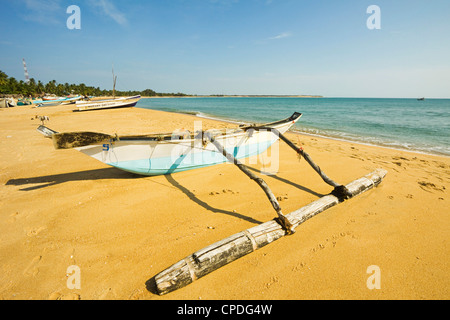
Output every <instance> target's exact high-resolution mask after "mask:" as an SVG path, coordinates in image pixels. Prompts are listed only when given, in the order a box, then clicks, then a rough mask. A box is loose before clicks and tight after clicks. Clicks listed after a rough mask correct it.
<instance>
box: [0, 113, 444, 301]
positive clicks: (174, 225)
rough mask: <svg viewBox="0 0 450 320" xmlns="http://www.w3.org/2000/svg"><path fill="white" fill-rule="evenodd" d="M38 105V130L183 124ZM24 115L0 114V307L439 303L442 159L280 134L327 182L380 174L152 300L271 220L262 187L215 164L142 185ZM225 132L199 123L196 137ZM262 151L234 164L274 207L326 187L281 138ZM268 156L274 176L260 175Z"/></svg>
mask: <svg viewBox="0 0 450 320" xmlns="http://www.w3.org/2000/svg"><path fill="white" fill-rule="evenodd" d="M43 110H44V109H43ZM43 110H39V111H38V112H39V113H38V114H40V115H46V116H49V118H50V120H49V121H48V122H46V125H47V126H48V127H50V128H52V129H54V130H56V131H59V132H64V131H66V132H70V131H96V132H105V133H111V134H112V133H117V134H119V135H120V134H139V133H148V132H169V131H173V130H174V129H177V128H178V129H179V128H186V129H189V130H190V129H191V127H193V126H194V121H193V120H194V119H196V118H193V115H186V114H177V113H169V112H164V111H158V110H150V109H146V110H144V109H142V108H124V109H105V110H101V111H92V112H90V113H73V112H72V110H71V108H69V107H67V106H57V107H51V108H46V109H45V111H43ZM36 112H37V111H36V109H32V108H30V107H28V106H20V107H17V109H12V108H11V109H4V110H2V111H0V113H1V115H2V117H0V138H1V140H0V141H1V143H0V154H1V155H2V157H1V158H0V168H1V171H0V256H1V257H2V262H1V264H0V268H1V270H2V274H3V277H0V299H5V300H19V299H32V300H68V299H82V300H97V299H107V300H136V299H143V300H197V299H202V300H242V299H244V300H245V299H251V300H272V299H275V300H308V299H339V300H346V299H351V300H354V299H362V300H372V299H375V300H377V299H382V300H385V299H424V300H426V299H443V300H445V299H448V298H449V297H450V291H449V288H450V286H449V278H448V266H449V262H450V261H449V257H448V237H449V232H450V231H449V230H450V221H449V219H448V214H447V212H448V207H449V206H450V197H449V195H448V190H449V189H450V160H449V158H447V157H442V156H436V155H423V154H418V153H411V152H408V151H398V152H397V151H394V150H390V149H387V148H382V147H376V146H365V145H360V144H356V143H348V142H343V141H335V140H331V139H326V138H320V137H313V136H308V135H303V136H302V139H301V142H299V141H298V140H297V139H296V137H297V135H296V134H294V133H288V136H289V138H290V139H292V141H293V142H295V143H300V145H301V146H302V147H303V148H304V149H305V151H306V152H308V154H309V155H310V156H311V157H312V158H313V159H314V161H315V162H316V163H317V164H318V165H320V167H321V169H322V170H323V171H324V172H326V174H327V175H328V176H329V177H331V178H332V179H333V180H335V181H337V182H340V183H347V182H350V181H353V180H354V179H356V178H359V177H361V176H363V175H365V174H367V173H369V172H372V171H373V169H376V168H384V169H386V170H387V171H388V174H387V176H386V178H385V179H384V181H383V182H382V183H381V184H380V185H379V186H378V187H377V188H375V189H373V190H370V191H368V192H366V193H364V194H363V195H361V196H358V197H356V198H354V199H349V200H346V201H344V202H343V203H342V204H340V205H339V206H336V207H333V208H330V209H329V210H327V211H325V212H323V213H321V214H319V215H317V216H316V217H314V218H313V219H310V220H308V221H307V222H305V223H304V224H302V226H301V227H299V228H298V229H297V232H296V233H295V234H294V235H292V236H288V237H283V239H280V240H278V241H276V242H274V243H272V244H270V245H268V246H266V247H264V248H261V249H260V250H257V251H255V252H253V253H252V254H250V255H248V256H245V257H242V258H240V259H238V260H236V261H234V262H233V263H230V264H228V265H226V266H224V267H223V268H220V269H219V270H217V271H215V272H213V273H211V274H209V275H207V276H205V277H203V278H201V279H199V280H198V281H195V282H194V283H192V284H190V285H189V286H187V287H185V288H182V289H179V290H177V291H174V292H172V293H169V294H167V295H164V296H158V295H157V294H156V293H155V290H154V287H153V286H152V284H151V283H152V279H153V277H154V276H155V275H157V274H158V273H159V272H161V271H162V270H165V269H166V268H168V267H169V266H171V265H172V264H173V263H176V262H177V261H179V260H180V259H183V258H184V257H186V256H188V255H189V254H191V253H192V252H195V251H197V250H199V249H201V248H204V247H205V246H208V245H210V244H212V243H214V242H216V241H219V240H221V239H224V238H226V237H228V236H230V235H233V234H236V233H237V232H241V231H242V230H246V229H248V228H249V227H253V226H256V225H259V224H261V223H264V222H266V221H270V220H272V219H273V218H274V217H275V216H276V213H275V212H274V210H273V208H272V207H271V205H270V203H269V201H268V200H267V197H266V196H265V194H264V192H262V191H261V190H260V189H259V188H258V186H256V185H255V184H254V183H253V182H252V181H250V180H249V178H248V177H247V176H246V175H244V174H242V172H240V171H239V170H238V169H237V168H236V167H235V166H234V165H232V164H229V163H224V164H220V165H215V166H211V167H206V168H201V169H195V170H190V171H185V172H180V173H176V174H173V175H167V176H152V177H142V176H136V175H133V174H129V173H127V172H124V171H120V170H118V169H115V168H112V167H109V166H107V165H104V164H103V163H101V162H98V161H96V160H94V159H91V158H90V157H88V156H86V155H84V154H82V153H81V152H78V151H76V150H55V149H54V147H53V144H52V142H51V140H49V139H46V138H45V137H43V136H42V135H41V134H40V133H39V132H37V131H36V128H37V127H38V125H39V124H40V121H38V120H37V119H35V115H36ZM105 119H108V120H107V121H105ZM197 119H198V118H197ZM229 125H230V123H226V122H224V121H217V120H210V119H202V126H203V128H204V129H205V130H207V129H209V128H226V127H228V126H229ZM274 146H276V147H277V148H274V147H272V148H271V149H270V150H269V151H268V152H267V154H264V156H261V157H258V158H257V159H253V160H255V161H253V162H252V161H250V160H251V159H249V160H248V162H250V163H249V164H248V165H249V166H250V167H251V168H253V169H254V170H255V172H259V173H258V176H261V177H262V178H263V179H264V180H265V181H266V182H267V184H268V185H269V186H270V188H271V190H272V191H273V192H274V194H275V195H276V196H277V197H280V199H282V200H280V205H281V207H282V209H283V212H284V213H289V212H292V211H294V210H297V209H298V208H300V207H303V206H305V205H307V204H309V203H311V202H313V201H315V200H317V199H318V198H320V197H322V196H323V195H326V194H328V193H329V192H331V190H332V188H331V187H330V186H328V185H327V184H325V183H324V182H323V181H322V180H321V179H320V177H319V176H318V175H317V173H316V172H314V170H311V168H310V167H309V166H308V165H307V164H306V163H305V161H304V160H299V159H298V158H297V155H296V153H295V152H293V151H292V149H290V148H289V147H288V146H287V145H285V144H284V143H276V144H275V145H274ZM277 149H278V154H279V163H278V167H277V168H276V172H275V174H272V175H264V174H261V172H262V171H265V168H266V167H267V165H268V164H269V163H268V160H267V159H270V157H269V156H271V155H272V152H275V150H277ZM275 154H276V153H275ZM246 163H247V161H246ZM74 265H75V266H78V267H79V268H80V270H81V287H80V288H79V289H77V288H70V287H68V286H67V281H68V271H67V270H68V267H70V266H74ZM373 265H375V266H379V268H380V270H381V289H377V290H370V289H368V287H367V285H366V283H367V279H368V277H369V276H370V274H368V273H367V269H368V267H369V266H373ZM69 274H70V272H69Z"/></svg>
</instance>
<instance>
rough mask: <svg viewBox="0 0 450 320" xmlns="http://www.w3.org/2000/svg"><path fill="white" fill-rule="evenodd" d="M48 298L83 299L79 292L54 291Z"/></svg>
mask: <svg viewBox="0 0 450 320" xmlns="http://www.w3.org/2000/svg"><path fill="white" fill-rule="evenodd" d="M48 300H81V296H80V295H79V294H77V293H69V294H61V293H59V292H53V293H51V294H50V295H49V296H48Z"/></svg>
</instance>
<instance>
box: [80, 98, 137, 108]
mask: <svg viewBox="0 0 450 320" xmlns="http://www.w3.org/2000/svg"><path fill="white" fill-rule="evenodd" d="M140 99H141V96H139V95H137V96H132V97H120V98H114V99H105V100H85V101H76V102H75V106H76V109H74V111H88V110H98V109H111V108H126V107H134V106H135V105H136V103H138V101H139V100H140Z"/></svg>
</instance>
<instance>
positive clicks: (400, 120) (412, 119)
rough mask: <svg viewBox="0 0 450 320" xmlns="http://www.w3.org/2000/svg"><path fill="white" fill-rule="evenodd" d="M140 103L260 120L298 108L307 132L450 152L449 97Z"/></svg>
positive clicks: (302, 129) (210, 99) (207, 99)
mask: <svg viewBox="0 0 450 320" xmlns="http://www.w3.org/2000/svg"><path fill="white" fill-rule="evenodd" d="M137 107H140V108H147V109H155V110H162V111H169V112H180V113H191V114H196V115H198V116H200V117H211V118H218V119H223V120H231V121H237V122H256V123H264V122H270V121H275V120H280V119H282V118H287V117H289V116H290V115H291V114H292V113H293V112H295V111H297V112H301V113H303V116H302V118H301V119H300V121H299V122H298V123H297V124H296V126H295V128H293V129H294V130H297V131H300V132H303V133H308V134H314V135H319V136H325V137H332V138H339V139H343V140H349V141H354V142H360V143H366V144H373V145H381V146H386V147H392V148H396V149H406V150H410V151H418V152H424V153H429V154H438V155H445V156H450V99H425V100H424V101H419V100H417V99H387V98H386V99H382V98H290V97H198V98H144V99H141V100H140V101H139V103H138V104H137Z"/></svg>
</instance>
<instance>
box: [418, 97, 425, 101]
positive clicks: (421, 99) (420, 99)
mask: <svg viewBox="0 0 450 320" xmlns="http://www.w3.org/2000/svg"><path fill="white" fill-rule="evenodd" d="M417 100H419V101H423V100H425V98H418V99H417Z"/></svg>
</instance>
